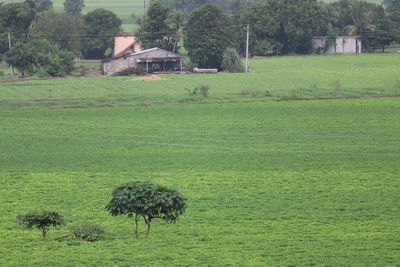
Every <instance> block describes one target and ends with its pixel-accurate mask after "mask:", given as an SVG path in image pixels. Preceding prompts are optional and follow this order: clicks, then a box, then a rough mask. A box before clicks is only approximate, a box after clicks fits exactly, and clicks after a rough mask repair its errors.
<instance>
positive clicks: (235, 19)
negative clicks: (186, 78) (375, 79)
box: [137, 0, 400, 68]
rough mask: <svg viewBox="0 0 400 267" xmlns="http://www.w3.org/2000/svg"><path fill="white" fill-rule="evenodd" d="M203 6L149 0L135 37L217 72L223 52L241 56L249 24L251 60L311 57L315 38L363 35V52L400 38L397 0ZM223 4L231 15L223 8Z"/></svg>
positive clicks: (219, 1)
mask: <svg viewBox="0 0 400 267" xmlns="http://www.w3.org/2000/svg"><path fill="white" fill-rule="evenodd" d="M207 2H208V3H206V4H202V1H192V0H162V1H153V2H152V3H151V4H150V6H149V8H148V11H147V14H146V15H145V17H144V18H142V19H141V20H140V25H139V29H138V31H137V37H138V38H139V40H140V41H141V42H142V45H143V46H144V48H150V47H154V46H158V47H161V48H164V49H167V50H171V51H177V50H178V48H177V45H178V44H180V43H183V44H184V47H185V48H186V50H187V52H188V56H189V57H190V59H191V60H192V61H193V63H194V64H195V65H197V66H200V67H216V68H220V67H221V63H222V54H223V51H225V50H226V49H227V48H235V49H237V51H239V53H240V54H242V55H244V52H245V46H246V32H245V28H246V27H247V25H249V27H250V45H249V51H250V54H251V55H252V56H268V55H282V54H290V53H297V54H308V53H312V52H313V51H312V38H313V37H314V36H328V37H334V36H338V35H351V36H361V37H362V40H363V49H364V52H365V51H367V52H369V51H374V50H375V49H379V48H384V47H385V45H388V44H391V43H393V42H398V41H399V40H400V38H399V37H400V0H385V1H384V3H383V4H374V3H370V2H366V1H361V0H340V1H338V2H331V3H323V2H319V1H317V0H265V1H226V0H213V1H211V2H214V4H212V3H209V2H210V1H207ZM226 3H229V4H230V5H229V7H230V8H228V11H230V13H228V12H225V11H224V10H223V9H222V8H221V6H224V5H225V6H226V5H227V4H226ZM235 3H236V4H235ZM200 4H202V5H201V6H200V7H197V6H198V5H200ZM233 7H238V8H237V9H236V8H233ZM185 17H186V18H185ZM330 39H332V38H330ZM180 41H182V42H180Z"/></svg>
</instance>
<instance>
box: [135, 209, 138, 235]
mask: <svg viewBox="0 0 400 267" xmlns="http://www.w3.org/2000/svg"><path fill="white" fill-rule="evenodd" d="M135 235H138V216H137V214H135Z"/></svg>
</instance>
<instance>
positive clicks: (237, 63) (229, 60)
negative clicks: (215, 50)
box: [221, 47, 244, 72]
mask: <svg viewBox="0 0 400 267" xmlns="http://www.w3.org/2000/svg"><path fill="white" fill-rule="evenodd" d="M221 65H222V69H223V70H225V71H228V72H244V65H243V62H242V61H241V60H240V56H239V54H238V53H237V52H236V49H234V48H231V47H228V48H227V49H225V51H224V54H223V55H222V64H221Z"/></svg>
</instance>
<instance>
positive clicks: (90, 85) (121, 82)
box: [0, 54, 400, 108]
mask: <svg viewBox="0 0 400 267" xmlns="http://www.w3.org/2000/svg"><path fill="white" fill-rule="evenodd" d="M399 60H400V55H396V54H385V55H381V54H378V55H331V56H303V57H301V56H298V57H275V58H269V59H263V60H253V61H252V62H251V70H252V72H251V73H249V74H229V73H227V74H218V75H206V76H204V75H160V77H161V78H163V79H165V80H159V81H147V82H146V81H135V80H133V79H134V78H135V77H134V76H123V77H104V78H98V77H95V78H90V77H86V78H78V79H61V80H49V81H29V82H25V83H19V82H17V83H0V108H10V107H11V108H17V107H18V108H40V107H48V106H65V105H96V104H171V103H214V102H229V101H270V100H271V99H278V98H289V97H338V96H339V97H340V96H359V95H361V96H373V95H382V94H400V78H399V77H400V76H399V72H400V69H399ZM201 84H207V85H209V86H210V88H211V89H210V91H209V97H207V98H203V97H200V96H190V95H188V92H187V90H185V88H186V89H189V90H192V89H193V88H194V87H197V86H200V85H201ZM54 98H55V99H66V100H68V101H51V99H54ZM74 98H79V99H77V100H76V99H74ZM38 99H39V100H40V99H41V100H43V101H40V102H37V100H38ZM35 100H36V101H35Z"/></svg>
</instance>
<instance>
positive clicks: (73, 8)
mask: <svg viewBox="0 0 400 267" xmlns="http://www.w3.org/2000/svg"><path fill="white" fill-rule="evenodd" d="M84 7H85V3H84V0H65V2H64V10H65V12H67V13H68V14H70V15H72V16H75V17H79V16H81V15H82V9H83V8H84Z"/></svg>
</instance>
